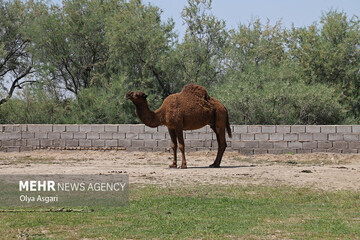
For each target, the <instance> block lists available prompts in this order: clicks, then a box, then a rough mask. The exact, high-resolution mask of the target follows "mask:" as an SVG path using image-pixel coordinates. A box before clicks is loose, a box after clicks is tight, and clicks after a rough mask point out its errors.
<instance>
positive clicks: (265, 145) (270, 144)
mask: <svg viewBox="0 0 360 240" xmlns="http://www.w3.org/2000/svg"><path fill="white" fill-rule="evenodd" d="M273 147H274V145H273V142H270V141H259V148H263V149H269V148H273Z"/></svg>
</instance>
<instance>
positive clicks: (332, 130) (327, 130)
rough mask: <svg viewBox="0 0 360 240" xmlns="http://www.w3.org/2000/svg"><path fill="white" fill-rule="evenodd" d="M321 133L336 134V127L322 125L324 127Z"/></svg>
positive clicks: (321, 128)
mask: <svg viewBox="0 0 360 240" xmlns="http://www.w3.org/2000/svg"><path fill="white" fill-rule="evenodd" d="M320 132H322V133H336V126H330V125H322V126H320Z"/></svg>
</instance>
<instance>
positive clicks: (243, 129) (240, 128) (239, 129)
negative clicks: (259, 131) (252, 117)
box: [234, 125, 248, 133]
mask: <svg viewBox="0 0 360 240" xmlns="http://www.w3.org/2000/svg"><path fill="white" fill-rule="evenodd" d="M247 132H248V126H247V125H234V133H247Z"/></svg>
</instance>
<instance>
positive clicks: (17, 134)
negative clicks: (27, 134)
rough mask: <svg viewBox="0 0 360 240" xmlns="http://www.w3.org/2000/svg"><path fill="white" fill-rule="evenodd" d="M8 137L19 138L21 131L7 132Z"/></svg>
mask: <svg viewBox="0 0 360 240" xmlns="http://www.w3.org/2000/svg"><path fill="white" fill-rule="evenodd" d="M9 139H14V140H17V139H18V140H20V139H21V132H9Z"/></svg>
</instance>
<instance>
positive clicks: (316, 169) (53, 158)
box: [0, 150, 360, 191]
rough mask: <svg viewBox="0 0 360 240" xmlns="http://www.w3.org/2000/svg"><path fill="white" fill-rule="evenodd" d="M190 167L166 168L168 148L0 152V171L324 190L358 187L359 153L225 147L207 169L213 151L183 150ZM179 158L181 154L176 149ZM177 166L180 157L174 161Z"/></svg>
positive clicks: (169, 157)
mask: <svg viewBox="0 0 360 240" xmlns="http://www.w3.org/2000/svg"><path fill="white" fill-rule="evenodd" d="M186 156H187V165H188V169H170V168H169V167H168V165H169V164H170V163H171V160H172V153H168V152H155V153H154V152H126V151H105V152H104V151H54V150H51V151H48V150H41V151H33V152H21V153H4V152H0V174H55V173H57V174H90V173H95V174H97V173H98V174H100V173H101V174H108V173H128V174H129V178H130V183H133V184H134V183H137V184H156V185H160V186H164V187H176V186H180V185H182V186H184V185H200V184H239V185H246V184H255V185H258V184H265V185H274V186H276V185H290V186H296V187H311V188H316V189H323V190H331V191H333V190H352V191H359V190H360V155H359V154H330V153H329V154H325V153H316V154H315V153H314V154H296V155H254V156H244V155H241V154H239V153H235V152H225V155H224V157H223V160H222V164H221V168H217V169H214V168H209V167H208V166H209V165H210V164H211V163H212V162H213V161H214V159H215V156H216V152H213V151H211V152H208V151H203V152H192V153H187V155H186ZM178 157H180V159H181V156H180V155H179V154H178ZM178 165H181V162H180V163H179V164H178Z"/></svg>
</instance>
